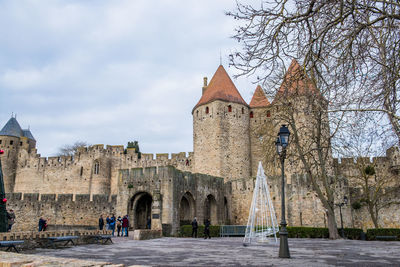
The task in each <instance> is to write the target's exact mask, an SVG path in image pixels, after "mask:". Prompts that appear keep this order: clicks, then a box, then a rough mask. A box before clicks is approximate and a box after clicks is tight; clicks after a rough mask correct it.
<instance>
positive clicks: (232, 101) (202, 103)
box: [192, 65, 251, 180]
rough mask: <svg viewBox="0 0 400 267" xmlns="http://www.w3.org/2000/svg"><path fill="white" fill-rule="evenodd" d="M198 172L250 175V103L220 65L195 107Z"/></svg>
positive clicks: (194, 133) (194, 122)
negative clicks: (244, 98)
mask: <svg viewBox="0 0 400 267" xmlns="http://www.w3.org/2000/svg"><path fill="white" fill-rule="evenodd" d="M192 115H193V149H194V172H198V173H205V174H209V175H214V176H219V177H223V178H224V179H225V180H234V179H238V178H248V177H250V166H251V163H250V136H249V106H248V105H247V103H246V102H245V101H244V100H243V98H242V96H241V95H240V93H239V91H238V90H237V89H236V86H235V85H234V84H233V82H232V80H231V79H230V77H229V75H228V74H227V73H226V71H225V69H224V67H223V66H222V65H220V66H219V67H218V69H217V71H216V72H215V74H214V76H213V77H212V79H211V81H210V84H209V85H207V79H206V78H205V79H204V87H203V94H202V96H201V99H200V100H199V102H198V103H197V104H196V106H195V107H194V108H193V111H192Z"/></svg>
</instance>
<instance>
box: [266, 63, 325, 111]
mask: <svg viewBox="0 0 400 267" xmlns="http://www.w3.org/2000/svg"><path fill="white" fill-rule="evenodd" d="M308 94H318V95H320V94H321V93H320V92H319V90H318V89H317V88H316V87H315V85H314V83H313V82H312V81H311V79H310V77H308V76H307V74H306V73H305V72H304V69H303V67H302V66H300V64H299V63H298V62H297V60H295V59H293V60H292V63H291V64H290V66H289V69H288V70H287V72H286V74H285V77H284V78H283V82H282V84H281V87H280V88H279V91H278V92H277V93H276V95H275V99H274V101H272V103H275V102H276V101H277V99H279V98H281V97H288V96H293V95H308Z"/></svg>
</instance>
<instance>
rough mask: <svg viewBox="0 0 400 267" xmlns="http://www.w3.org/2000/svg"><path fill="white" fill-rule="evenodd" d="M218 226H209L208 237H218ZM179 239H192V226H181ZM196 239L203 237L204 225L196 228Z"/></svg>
mask: <svg viewBox="0 0 400 267" xmlns="http://www.w3.org/2000/svg"><path fill="white" fill-rule="evenodd" d="M219 233H220V226H219V225H211V226H210V236H211V237H219ZM179 236H180V237H192V226H191V225H182V226H181V228H180V232H179ZM197 237H204V225H199V228H197Z"/></svg>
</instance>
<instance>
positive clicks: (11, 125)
mask: <svg viewBox="0 0 400 267" xmlns="http://www.w3.org/2000/svg"><path fill="white" fill-rule="evenodd" d="M35 147H36V140H35V138H34V137H33V135H32V133H31V131H30V130H29V129H26V130H23V129H21V126H20V125H19V123H18V121H17V119H16V118H15V117H11V118H10V119H9V120H8V122H7V123H6V125H4V127H3V129H1V131H0V149H3V150H4V152H5V153H4V154H3V155H1V157H2V158H1V162H2V164H3V176H4V189H5V191H6V193H11V192H13V189H14V185H15V175H16V170H17V164H18V154H19V152H20V150H21V149H25V150H26V151H27V152H28V153H29V152H30V151H31V149H34V148H35Z"/></svg>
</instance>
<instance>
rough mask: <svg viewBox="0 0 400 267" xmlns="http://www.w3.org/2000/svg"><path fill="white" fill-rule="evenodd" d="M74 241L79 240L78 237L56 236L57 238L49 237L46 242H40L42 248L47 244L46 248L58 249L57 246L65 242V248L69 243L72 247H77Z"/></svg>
mask: <svg viewBox="0 0 400 267" xmlns="http://www.w3.org/2000/svg"><path fill="white" fill-rule="evenodd" d="M74 239H78V237H77V236H56V237H47V238H45V239H44V241H45V242H43V241H39V243H40V244H41V246H42V247H43V244H44V243H46V246H47V247H49V246H51V247H53V248H56V246H55V244H56V243H60V242H65V243H64V247H65V246H67V245H68V244H69V243H72V245H74V246H75V243H74V241H73V240H74Z"/></svg>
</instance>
